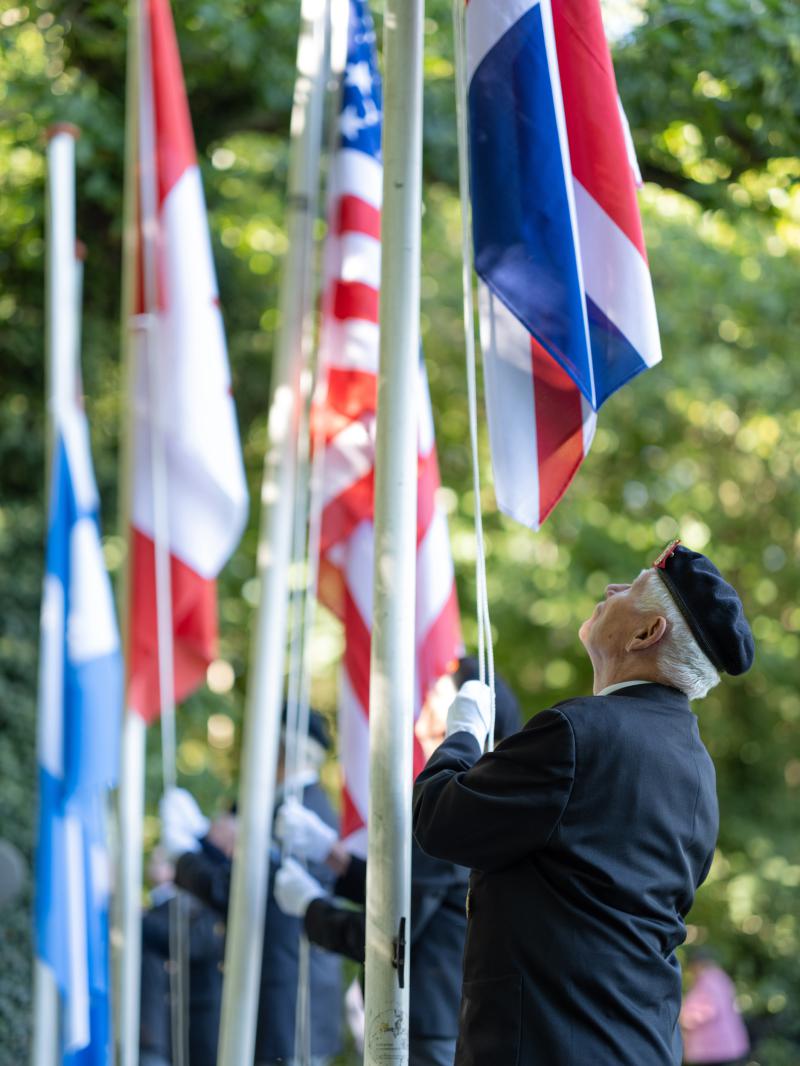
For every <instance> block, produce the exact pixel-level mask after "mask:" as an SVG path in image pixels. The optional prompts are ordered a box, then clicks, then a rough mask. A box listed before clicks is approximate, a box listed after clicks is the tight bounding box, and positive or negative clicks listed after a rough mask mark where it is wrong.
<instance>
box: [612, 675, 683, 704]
mask: <svg viewBox="0 0 800 1066" xmlns="http://www.w3.org/2000/svg"><path fill="white" fill-rule="evenodd" d="M616 696H621V697H623V698H634V699H644V700H649V701H650V702H652V703H660V704H662V705H663V706H664V707H670V708H674V709H675V710H682V711H691V708H690V706H689V697H688V696H687V695H686V693H685V692H681V691H680V689H677V688H671V687H670V686H669V685H660V684H659V683H658V682H656V681H643V682H642V683H641V684H640V685H627V686H626V687H625V688H619V689H617V690H616V691H615V692H612V693H610V695H609V696H608V697H607V698H608V699H612V698H613V697H616Z"/></svg>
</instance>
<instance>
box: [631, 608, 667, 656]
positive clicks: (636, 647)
mask: <svg viewBox="0 0 800 1066" xmlns="http://www.w3.org/2000/svg"><path fill="white" fill-rule="evenodd" d="M666 631H667V620H666V618H664V616H663V615H660V614H657V615H655V617H652V618H648V619H647V621H646V622H644V623H642V625H640V626H639V628H638V629H637V630H636V632H635V633H634V635H633V636H632V637H631V639H630V640H629V641H628V643H627V644H626V645H625V651H644V650H645V648H652V647H653V645H654V644H658V642H659V641H660V640H661V638H662V637H663V636H664V634H665V633H666Z"/></svg>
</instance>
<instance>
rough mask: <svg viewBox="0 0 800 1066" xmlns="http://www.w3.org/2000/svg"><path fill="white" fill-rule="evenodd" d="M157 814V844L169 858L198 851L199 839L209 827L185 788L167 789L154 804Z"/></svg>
mask: <svg viewBox="0 0 800 1066" xmlns="http://www.w3.org/2000/svg"><path fill="white" fill-rule="evenodd" d="M158 810H159V814H160V815H161V843H162V844H163V845H164V847H165V848H166V850H167V854H168V855H170V856H172V857H173V858H177V856H178V855H183V854H184V853H185V852H187V851H199V850H200V840H201V838H202V837H204V836H205V835H206V833H207V832H208V827H209V825H210V824H211V823H210V822H209V820H208V818H206V817H205V815H204V814H203V812H202V811H201V810H200V808H199V807H198V806H197V800H196V799H195V798H194V796H193V795H192V794H191V792H187V791H186V789H185V788H171V789H169V790H168V791H167V792H165V793H164V795H163V796H162V797H161V802H160V803H159V805H158Z"/></svg>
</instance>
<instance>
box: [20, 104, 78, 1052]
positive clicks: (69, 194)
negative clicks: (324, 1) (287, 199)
mask: <svg viewBox="0 0 800 1066" xmlns="http://www.w3.org/2000/svg"><path fill="white" fill-rule="evenodd" d="M78 136H79V132H78V129H77V128H76V127H75V126H72V125H68V124H66V123H65V124H61V125H57V126H53V127H52V128H51V129H50V130H48V132H47V137H48V145H47V169H48V186H47V273H46V290H47V294H46V301H47V327H46V328H47V336H46V349H47V363H46V407H47V457H46V463H47V471H46V477H45V485H46V498H47V499H49V495H50V484H51V476H52V467H53V448H54V444H55V437H56V431H57V425H58V416H59V410H60V408H61V407H62V406H63V405H64V404H66V403H70V402H71V401H72V400H73V399H74V391H75V388H76V385H77V381H76V372H77V354H78V305H77V303H76V301H75V296H76V293H77V289H78V270H77V262H76V259H75V141H76V140H77V138H78ZM59 1044H60V1041H59V996H58V987H57V985H56V981H55V977H54V975H53V972H52V970H51V969H50V968H49V967H48V966H46V965H45V964H44V963H43V962H42V961H41V959H39V958H38V957H37V958H36V960H35V963H34V983H33V1041H32V1044H31V1066H56V1063H57V1062H58V1059H59Z"/></svg>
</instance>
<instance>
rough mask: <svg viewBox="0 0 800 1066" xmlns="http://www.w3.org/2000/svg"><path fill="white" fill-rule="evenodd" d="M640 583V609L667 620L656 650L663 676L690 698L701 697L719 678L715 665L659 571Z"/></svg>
mask: <svg viewBox="0 0 800 1066" xmlns="http://www.w3.org/2000/svg"><path fill="white" fill-rule="evenodd" d="M642 584H643V585H644V588H643V589H642V592H641V595H640V598H639V606H640V607H641V609H642V610H643V611H657V612H658V613H659V614H661V615H663V616H664V618H665V619H666V620H667V632H666V634H665V636H664V637H663V638H662V640H661V641H660V643H659V645H658V650H657V653H656V663H657V665H658V668H659V670H660V672H661V674H662V676H663V677H664V680H665V681H666V682H667V683H668V684H670V685H672V686H674V687H675V688H677V689H680V691H681V692H685V693H686V695H687V696H688V697H689V699H690V700H700V699H702V698H703V696H705V695H706V694H707V693H708V692H709V691H710V690H711V689H712V688H713V687H714V686H715V685H718V684H719V682H720V677H719V673H718V671H717V669H716V667H715V666H714V664H713V663H712V662H711V660H710V659H709V658H708V656H707V655H706V654H705V652H704V651H703V650H702V649H701V648H700V645H699V644H698V643H697V641H696V640H695V637H694V635H693V633H692V631H691V629H689V626H688V624H687V622H686V619H685V618H684V617H683V615H682V614H681V612H680V610H679V609H678V607H677V605H676V603H675V601H674V600H673V598H672V597H671V596H670V594H669V592H668V591H667V588H666V586H665V584H664V582H663V581H662V580H661V578H660V577H659V576H658V574H656V573H655V572H653V574H652V576H651V578H650V580H649V581H647V582H643V583H642Z"/></svg>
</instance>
